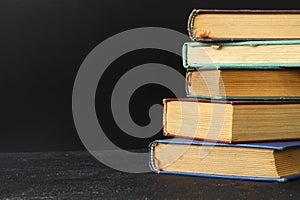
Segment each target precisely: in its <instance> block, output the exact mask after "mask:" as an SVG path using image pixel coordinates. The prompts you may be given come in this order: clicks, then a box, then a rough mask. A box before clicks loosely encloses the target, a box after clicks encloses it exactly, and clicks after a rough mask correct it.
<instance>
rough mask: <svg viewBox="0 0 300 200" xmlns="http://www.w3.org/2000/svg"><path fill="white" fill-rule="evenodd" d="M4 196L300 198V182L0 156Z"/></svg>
mask: <svg viewBox="0 0 300 200" xmlns="http://www.w3.org/2000/svg"><path fill="white" fill-rule="evenodd" d="M0 160H1V162H0V182H1V188H0V199H299V198H300V180H296V181H290V182H286V183H268V182H253V181H237V180H235V181H234V180H227V179H210V178H199V177H186V176H175V175H157V174H154V173H144V174H130V173H125V172H120V171H116V170H114V169H111V168H109V167H106V166H105V165H103V164H101V163H100V162H98V161H97V160H96V159H94V158H93V157H92V156H91V155H90V154H89V153H88V152H85V151H83V152H50V153H2V154H0Z"/></svg>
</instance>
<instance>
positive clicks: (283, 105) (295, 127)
mask: <svg viewBox="0 0 300 200" xmlns="http://www.w3.org/2000/svg"><path fill="white" fill-rule="evenodd" d="M163 104H164V117H163V120H164V121H163V124H164V128H163V131H164V134H165V135H166V136H172V137H173V136H177V137H185V138H195V139H198V140H211V141H220V142H226V143H240V142H254V141H276V140H297V139H299V140H300V123H299V122H300V100H293V101H292V100H290V101H258V100H256V101H245V100H244V101H228V100H227V101H224V100H207V99H197V98H195V99H193V98H184V99H164V101H163Z"/></svg>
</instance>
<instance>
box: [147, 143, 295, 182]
mask: <svg viewBox="0 0 300 200" xmlns="http://www.w3.org/2000/svg"><path fill="white" fill-rule="evenodd" d="M149 151H150V153H149V154H150V168H151V170H152V171H154V172H156V173H160V174H178V175H187V176H200V177H209V178H229V179H242V180H255V181H278V182H285V181H287V180H292V179H296V178H300V175H299V172H300V141H287V142H273V143H248V144H223V143H211V142H203V141H192V140H184V139H165V140H157V141H154V142H152V143H151V144H150V145H149Z"/></svg>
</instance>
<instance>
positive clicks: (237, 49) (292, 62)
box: [182, 40, 300, 69]
mask: <svg viewBox="0 0 300 200" xmlns="http://www.w3.org/2000/svg"><path fill="white" fill-rule="evenodd" d="M299 52H300V40H276V41H247V42H225V43H217V42H214V43H203V42H188V43H185V44H184V45H183V49H182V57H183V66H184V67H185V68H194V69H195V68H196V69H197V68H198V69H218V68H231V69H235V68H237V69H240V68H253V67H255V68H262V69H266V68H274V67H299V66H300V56H299Z"/></svg>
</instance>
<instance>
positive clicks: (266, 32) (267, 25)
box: [188, 9, 300, 41]
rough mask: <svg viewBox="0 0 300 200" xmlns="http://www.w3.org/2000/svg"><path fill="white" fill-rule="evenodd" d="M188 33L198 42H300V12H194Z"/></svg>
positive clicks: (190, 19) (191, 15) (201, 10)
mask: <svg viewBox="0 0 300 200" xmlns="http://www.w3.org/2000/svg"><path fill="white" fill-rule="evenodd" d="M188 32H189V35H190V38H191V39H192V40H194V41H215V40H223V41H228V40H229V41H233V40H256V39H259V40H272V39H285V38H288V39H300V11H299V10H207V9H194V10H193V11H192V12H191V14H190V17H189V20H188Z"/></svg>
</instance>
